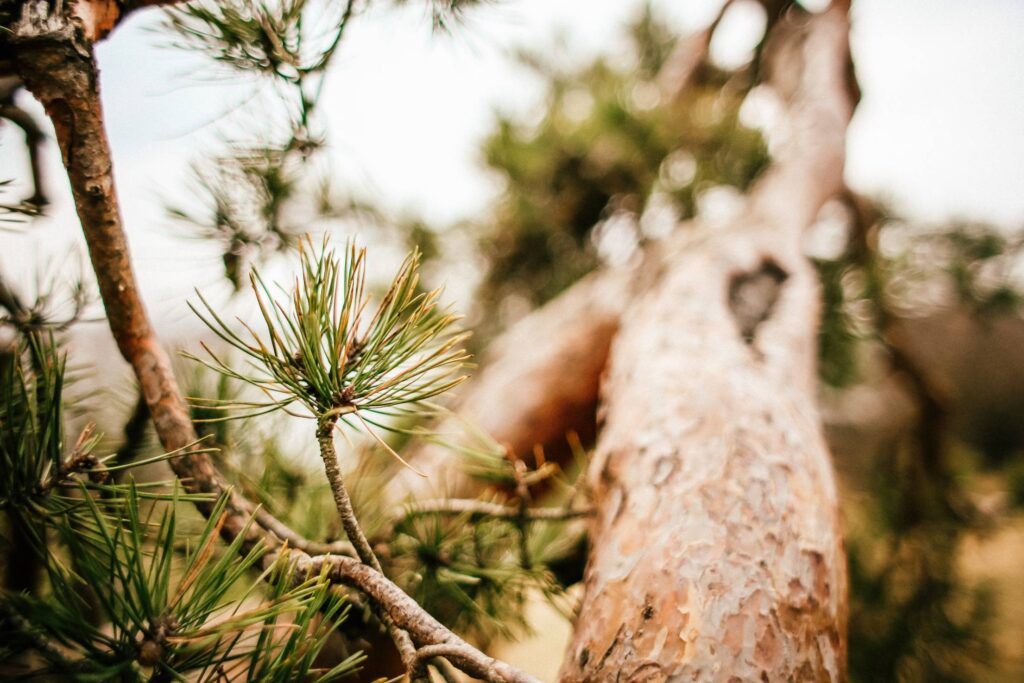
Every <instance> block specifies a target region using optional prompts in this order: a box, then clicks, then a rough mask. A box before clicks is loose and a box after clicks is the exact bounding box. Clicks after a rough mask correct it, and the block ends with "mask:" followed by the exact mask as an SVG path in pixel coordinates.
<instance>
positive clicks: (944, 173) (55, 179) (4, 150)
mask: <svg viewBox="0 0 1024 683" xmlns="http://www.w3.org/2000/svg"><path fill="white" fill-rule="evenodd" d="M415 4H416V3H413V5H415ZM652 4H653V5H655V7H657V8H658V9H661V10H663V11H664V12H665V13H666V14H667V15H668V16H670V17H671V18H672V21H673V23H674V24H675V25H677V26H678V27H679V28H680V29H681V30H685V29H687V28H692V27H695V26H699V25H701V24H702V23H704V22H706V21H707V20H708V18H709V17H710V16H711V14H712V13H713V11H714V9H715V5H716V4H717V3H715V2H713V1H711V0H706V1H705V0H693V1H692V2H687V3H683V2H671V1H670V0H652ZM640 6H641V3H640V2H639V1H637V0H628V1H626V0H559V1H558V2H551V1H550V0H503V1H501V2H494V3H490V4H485V5H484V6H483V7H481V8H478V9H474V10H473V11H472V12H471V13H470V15H469V17H468V22H467V24H466V25H465V26H464V27H461V28H458V29H456V30H455V31H454V33H453V35H450V36H437V35H432V34H431V32H430V30H429V21H428V19H427V18H426V16H425V14H424V13H423V12H422V11H421V10H414V9H408V10H404V11H397V10H388V11H375V12H372V13H370V14H368V15H367V16H364V17H361V18H360V19H359V20H358V21H357V22H356V23H354V24H353V25H352V27H351V30H350V32H349V33H348V34H347V36H346V42H345V43H344V45H343V48H342V52H341V53H340V54H339V55H338V57H337V59H336V63H335V64H334V66H333V69H332V71H331V73H330V75H329V79H328V82H327V84H326V90H325V96H324V97H325V99H324V102H323V105H322V109H323V113H324V115H325V121H326V124H327V129H328V135H329V141H330V146H331V150H330V159H331V171H332V176H333V178H334V181H335V183H337V184H339V185H340V186H341V187H345V188H350V189H351V190H354V191H355V193H357V194H362V195H365V196H369V197H371V198H373V199H374V200H375V201H377V202H378V203H380V204H382V205H384V206H388V207H391V208H394V209H396V210H406V211H409V212H414V213H418V214H421V215H423V216H425V217H426V218H428V219H429V220H431V221H434V222H437V223H445V222H448V221H454V220H458V219H460V218H465V217H469V216H473V215H478V214H480V213H481V212H483V211H485V210H486V208H487V206H488V203H489V201H490V200H491V199H492V198H493V197H494V196H495V193H496V192H497V191H498V187H499V186H498V184H497V182H496V179H495V178H494V177H492V176H490V175H488V174H487V173H486V172H485V171H484V170H483V169H482V166H481V164H480V161H479V158H478V154H477V149H478V142H479V140H480V139H481V138H482V137H483V136H484V135H485V134H486V133H487V132H488V130H489V128H490V126H491V123H492V122H493V119H494V112H495V111H499V110H500V111H511V112H518V113H519V114H521V115H524V116H528V115H529V114H530V113H531V111H533V110H535V109H536V106H537V104H538V102H539V98H540V93H541V90H540V84H539V82H538V81H537V80H536V79H535V77H533V76H531V75H530V74H528V73H526V72H525V71H523V70H522V69H521V68H519V67H517V66H515V65H514V63H513V61H512V60H511V59H510V54H511V52H512V51H513V50H515V49H517V48H521V47H528V48H534V49H544V48H546V47H548V46H551V45H552V44H553V43H554V40H555V37H556V36H558V35H561V36H563V37H564V38H565V40H566V41H567V45H568V47H569V50H568V52H569V54H570V55H571V58H572V59H578V60H581V61H582V60H585V59H586V58H587V57H588V56H593V55H595V54H598V53H602V52H605V53H611V54H613V55H614V54H617V53H619V52H621V50H622V38H621V27H622V25H623V24H624V23H625V22H626V21H627V20H628V19H629V18H630V17H631V16H633V15H635V13H636V12H637V11H638V9H639V7H640ZM736 14H737V17H738V18H737V19H736V20H735V22H733V23H734V25H732V26H729V25H728V24H727V25H725V26H723V30H724V33H723V35H724V36H725V38H723V40H722V41H719V43H716V45H715V48H716V52H717V54H718V55H719V56H720V57H721V58H723V59H730V58H736V57H737V55H741V54H742V52H743V44H742V43H743V36H744V35H745V32H746V33H749V32H750V31H749V26H746V27H745V26H744V19H743V16H744V13H743V12H737V13H736ZM157 16H158V15H157V13H155V12H151V11H143V12H139V13H137V14H136V15H135V16H134V17H132V18H131V19H130V20H129V21H127V22H126V23H125V24H124V25H122V26H121V27H119V28H118V29H117V30H116V31H115V32H114V34H113V35H112V36H111V37H110V38H109V39H108V40H106V41H105V42H104V43H102V44H101V45H100V46H99V48H98V61H99V66H100V69H101V83H102V93H103V101H104V107H105V113H106V117H107V125H108V131H109V136H110V141H111V145H112V148H113V154H114V160H115V162H114V163H115V173H116V180H117V184H118V187H119V191H120V196H121V200H122V209H123V212H124V215H125V220H126V225H127V226H128V231H129V236H130V239H131V245H132V248H133V250H134V255H135V259H136V266H137V272H138V274H139V278H140V281H141V283H142V287H143V292H144V294H146V295H147V297H149V298H150V299H151V300H155V301H157V302H159V303H158V304H156V305H155V308H157V310H156V311H155V313H156V315H157V318H158V319H161V316H163V319H164V320H165V321H173V320H176V319H177V318H176V317H175V315H172V314H169V313H168V314H166V315H165V314H163V313H162V312H161V310H160V309H161V306H160V303H163V304H165V306H163V308H167V309H173V308H176V307H177V306H176V303H177V302H180V301H181V300H182V299H183V298H184V297H185V296H187V295H188V293H189V290H190V288H191V286H192V284H194V282H193V278H190V277H189V276H188V275H187V274H188V273H190V272H195V269H196V268H197V267H199V266H206V267H207V268H208V269H209V270H210V272H213V271H215V266H214V264H215V262H216V261H215V258H216V257H215V254H214V253H213V252H212V251H211V250H209V249H208V248H206V247H205V246H204V245H202V244H199V243H197V242H195V241H187V240H183V239H181V238H178V237H175V236H174V227H173V224H172V223H171V222H170V221H169V220H168V219H167V218H166V217H165V214H164V209H163V207H164V202H165V200H166V199H167V198H177V199H179V200H181V201H184V202H186V203H187V202H188V200H189V196H188V194H187V190H186V189H184V181H185V180H186V178H187V176H188V168H189V164H190V163H191V162H192V161H193V160H195V159H196V158H197V157H198V155H199V154H200V153H201V152H202V150H204V149H208V148H209V147H210V146H211V145H214V144H216V140H217V139H218V136H222V135H224V134H225V133H227V134H230V133H231V131H232V130H233V127H234V126H238V125H240V122H245V121H251V120H252V118H253V117H254V115H257V114H258V110H257V111H253V110H252V108H251V107H249V108H247V107H246V105H245V102H246V100H247V98H248V95H249V94H250V92H251V90H252V83H251V82H241V83H239V82H237V81H228V80H224V79H217V78H212V77H211V74H212V70H211V69H210V66H209V64H208V63H207V62H204V61H202V60H199V59H197V58H196V57H195V56H194V55H190V54H187V53H184V52H181V51H177V50H173V49H169V48H168V47H167V46H166V42H167V40H166V38H165V37H163V36H161V35H160V34H158V33H156V32H154V30H153V26H154V23H155V19H156V18H157ZM853 21H854V32H853V37H852V41H853V43H852V45H853V52H854V58H855V61H856V64H857V69H858V75H859V78H860V82H861V86H862V89H863V91H864V97H863V100H862V101H861V103H860V106H859V108H858V111H857V113H856V116H855V119H854V121H853V124H852V126H851V128H850V133H849V149H848V164H847V177H848V179H849V182H850V184H851V185H852V186H853V187H854V188H855V189H858V190H860V191H863V192H868V193H872V194H882V195H883V196H885V197H887V198H888V199H889V200H890V201H891V202H892V203H893V204H894V205H895V206H896V207H897V208H898V209H899V210H900V211H902V212H903V213H905V214H907V215H909V216H910V217H912V218H914V219H918V220H923V221H940V220H944V219H948V218H975V219H981V220H986V221H992V222H995V223H997V224H999V225H1001V226H1004V227H1006V228H1017V227H1021V228H1024V191H1022V188H1024V161H1022V160H1024V71H1022V67H1024V40H1021V38H1020V36H1021V35H1022V34H1024V1H1021V0H974V1H972V2H963V1H962V0H856V1H855V2H854V14H853ZM19 101H20V102H23V103H25V104H26V106H28V107H31V108H33V109H34V111H37V113H39V111H40V110H39V109H38V108H37V107H35V103H34V102H32V101H31V98H30V97H29V96H28V95H27V94H25V93H21V95H20V96H19ZM19 141H20V136H18V135H17V134H16V132H15V131H14V129H13V128H12V127H11V126H9V125H5V126H3V127H2V128H0V178H10V177H13V178H15V179H16V180H18V179H24V178H25V177H27V166H26V159H25V155H24V153H23V151H22V149H21V146H20V144H19ZM45 161H46V166H47V171H48V178H49V181H48V184H49V187H50V194H51V196H53V197H54V200H55V203H54V206H53V207H52V209H51V210H50V212H49V216H48V217H46V218H44V219H42V220H40V221H37V222H36V223H34V224H33V226H32V228H31V229H30V230H27V231H23V232H22V233H21V234H12V233H6V232H0V267H3V268H4V269H5V272H8V273H13V277H15V278H28V277H30V275H31V273H32V272H33V269H36V268H37V266H38V262H39V261H43V262H50V263H52V262H53V260H54V258H55V255H57V254H60V253H62V252H63V251H64V250H65V249H66V245H67V244H68V243H73V242H78V241H80V236H79V231H78V226H77V219H76V218H75V215H74V211H73V207H72V205H71V202H70V195H69V192H68V189H67V182H66V180H65V179H64V178H63V177H62V176H61V175H60V173H59V171H61V168H60V160H59V157H58V156H57V151H56V148H55V145H53V144H50V145H49V146H48V150H47V155H46V160H45ZM16 189H17V188H16V187H15V188H14V190H15V191H12V192H10V193H9V194H8V195H7V197H10V196H11V195H13V194H16ZM211 277H213V276H211ZM211 286H212V285H211ZM179 310H180V308H179Z"/></svg>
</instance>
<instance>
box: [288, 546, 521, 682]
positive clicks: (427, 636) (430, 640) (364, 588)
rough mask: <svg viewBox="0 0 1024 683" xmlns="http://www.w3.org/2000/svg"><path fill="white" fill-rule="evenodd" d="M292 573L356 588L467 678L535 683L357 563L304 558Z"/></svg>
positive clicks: (326, 557)
mask: <svg viewBox="0 0 1024 683" xmlns="http://www.w3.org/2000/svg"><path fill="white" fill-rule="evenodd" d="M295 569H296V571H298V572H302V573H304V574H309V575H316V574H319V573H320V572H322V571H325V570H326V572H327V575H328V576H330V577H331V579H333V580H335V581H337V582H339V583H343V584H346V585H349V586H352V587H353V588H357V589H358V590H359V591H360V592H361V593H364V594H365V595H367V596H368V597H369V598H370V599H371V600H372V601H373V602H374V603H376V604H378V605H380V606H381V607H382V608H383V609H384V610H385V611H386V612H387V614H388V616H389V617H390V618H391V619H392V620H393V621H394V623H395V624H396V625H397V626H398V627H399V628H401V629H403V630H405V631H406V632H407V633H408V634H409V635H410V636H411V637H412V640H413V642H414V643H415V644H416V646H417V647H420V648H422V647H426V646H431V645H443V646H445V649H446V654H445V657H446V658H447V659H448V660H449V661H451V663H452V664H454V665H455V666H456V667H458V668H459V669H461V670H462V671H464V672H466V673H468V674H469V675H471V676H474V677H476V678H480V679H483V680H485V681H492V682H493V683H539V681H537V679H535V678H534V677H533V676H530V675H529V674H525V673H523V672H521V671H519V670H517V669H515V668H514V667H511V666H509V665H508V664H506V663H504V662H501V661H498V660H496V659H494V658H492V657H489V656H487V655H485V654H484V653H482V652H480V651H479V650H477V649H476V648H474V647H473V646H472V645H470V644H469V643H467V642H466V641H464V640H463V639H462V638H459V637H458V636H457V635H455V634H454V633H452V632H451V631H450V630H448V628H447V627H445V626H444V625H443V624H441V622H439V621H437V620H436V619H435V618H434V617H432V616H430V614H429V613H428V612H427V611H426V610H424V609H423V608H422V607H421V606H420V605H419V604H418V603H417V602H416V601H415V600H413V599H412V598H411V597H409V596H408V595H407V594H406V593H405V592H404V591H403V590H402V589H401V588H399V587H398V586H396V585H395V584H394V583H392V582H391V581H390V580H388V578H387V577H386V576H384V575H383V574H381V573H379V572H377V571H376V570H374V569H373V568H372V567H369V566H367V565H365V564H363V563H362V562H360V561H359V560H355V559H353V558H350V557H335V556H332V555H320V556H317V557H308V556H306V557H302V558H300V559H298V560H297V561H296V563H295Z"/></svg>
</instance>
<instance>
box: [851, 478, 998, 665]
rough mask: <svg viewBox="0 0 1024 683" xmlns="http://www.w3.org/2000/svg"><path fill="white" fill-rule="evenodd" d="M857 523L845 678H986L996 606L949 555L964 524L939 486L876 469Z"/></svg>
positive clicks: (955, 548) (961, 535)
mask: <svg viewBox="0 0 1024 683" xmlns="http://www.w3.org/2000/svg"><path fill="white" fill-rule="evenodd" d="M872 494H873V500H871V501H868V502H866V504H865V508H866V513H867V514H866V515H865V516H866V519H865V520H864V521H863V522H861V525H857V524H855V525H853V528H852V529H851V530H850V531H851V533H849V534H848V540H847V551H848V555H849V572H850V573H849V576H850V594H851V605H850V608H851V609H850V625H849V629H850V644H851V648H850V675H851V679H852V680H854V681H878V680H899V681H906V682H907V683H917V682H920V683H924V682H926V681H928V682H930V681H947V682H949V683H954V682H967V681H976V680H985V674H986V672H989V671H990V669H989V667H990V665H991V662H992V657H993V654H994V652H993V647H992V642H991V635H992V630H993V626H994V623H993V617H994V616H995V605H994V602H993V599H992V597H993V596H992V595H991V594H990V592H989V591H988V590H987V589H986V588H985V586H983V585H982V586H978V585H973V584H972V583H971V582H969V581H968V580H967V579H966V578H965V577H964V576H963V575H962V573H961V571H960V570H959V568H958V566H957V562H956V559H955V558H956V557H957V556H958V551H959V548H960V546H961V542H962V540H963V538H964V535H965V533H966V532H967V531H968V530H969V525H968V524H965V521H964V520H962V519H958V518H957V516H956V515H952V514H950V507H949V497H950V496H952V495H955V494H956V492H955V491H953V492H951V491H950V490H949V487H948V485H942V484H941V482H939V481H936V480H934V479H932V480H931V481H928V480H926V479H924V478H921V477H915V476H912V475H911V474H910V473H909V472H900V473H897V474H895V476H894V473H892V472H882V473H880V474H879V477H878V481H876V482H873V486H872Z"/></svg>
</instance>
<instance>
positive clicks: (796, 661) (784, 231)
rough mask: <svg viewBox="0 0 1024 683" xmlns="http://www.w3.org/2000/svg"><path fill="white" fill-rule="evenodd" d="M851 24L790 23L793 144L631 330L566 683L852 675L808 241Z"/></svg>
mask: <svg viewBox="0 0 1024 683" xmlns="http://www.w3.org/2000/svg"><path fill="white" fill-rule="evenodd" d="M846 9H847V8H846V7H844V6H843V5H842V3H833V7H832V8H830V9H829V10H828V11H827V12H825V13H824V14H821V15H817V16H814V17H813V18H810V19H806V20H802V21H800V22H797V21H796V20H795V19H794V18H792V17H790V18H788V19H787V20H784V21H783V22H781V23H780V24H779V26H778V28H777V29H776V32H775V33H776V35H775V36H774V37H773V39H772V41H771V42H772V43H774V45H770V46H769V47H768V55H769V59H770V60H771V62H770V63H771V64H772V66H773V68H772V85H773V86H774V88H775V90H776V91H777V92H778V94H779V95H780V96H781V97H782V98H783V101H784V102H785V103H786V104H787V105H788V112H789V115H790V116H789V120H790V126H791V128H790V131H789V138H788V140H789V141H788V144H786V145H785V146H784V147H783V148H782V150H781V151H780V154H779V155H778V162H777V163H776V165H775V166H774V167H773V168H772V169H771V170H770V171H768V173H767V174H766V175H765V177H764V178H763V179H762V180H761V181H759V182H758V183H757V185H756V186H755V188H753V190H752V191H751V194H750V195H749V197H748V199H747V203H746V208H745V211H744V212H743V213H742V216H741V217H740V218H739V219H738V220H737V221H736V222H735V224H734V225H732V226H731V227H729V228H728V229H724V230H723V229H719V230H715V231H697V232H696V233H695V234H693V235H692V236H686V237H683V239H682V240H681V241H682V244H681V245H678V246H676V247H675V248H673V249H671V250H669V252H668V253H667V254H666V255H665V261H666V271H665V274H664V275H663V276H662V278H661V279H660V280H659V282H658V283H657V284H655V285H654V286H653V287H651V288H650V289H649V290H648V291H647V292H646V293H645V294H643V295H642V296H640V297H639V298H638V300H637V301H636V302H635V304H634V305H633V306H632V308H631V309H630V312H629V313H628V314H627V315H626V316H625V317H624V319H623V322H622V328H621V331H620V333H619V335H618V336H617V337H616V339H615V342H614V344H613V348H612V353H611V358H610V363H609V375H608V378H607V381H606V383H605V384H604V386H603V388H602V392H603V399H604V400H603V405H602V410H603V412H604V414H605V416H606V418H605V419H606V424H605V427H604V429H603V431H602V433H601V436H600V439H599V441H598V447H597V452H596V454H595V458H594V460H593V462H592V463H591V467H590V470H589V473H588V476H589V480H590V484H591V487H592V490H593V495H594V505H595V507H596V509H597V511H598V512H597V517H596V518H595V520H594V522H593V525H592V529H591V555H590V558H589V562H588V566H587V570H586V576H585V595H584V598H583V602H582V605H581V609H580V612H579V616H578V618H577V621H576V628H575V632H574V634H573V640H572V644H571V646H570V648H569V651H568V653H567V658H566V660H565V662H564V663H563V667H562V672H561V680H562V681H610V680H630V681H666V680H702V681H718V680H721V681H727V680H766V681H767V680H771V681H786V680H833V681H835V680H843V679H844V678H845V659H846V639H845V621H846V576H845V557H844V553H843V549H842V539H841V533H840V528H839V520H838V509H837V493H836V487H835V482H834V475H833V472H832V466H831V462H830V459H829V454H828V451H827V448H826V446H825V442H824V438H823V435H822V432H821V426H820V420H819V418H818V413H817V407H816V405H815V390H816V385H817V383H816V373H815V364H814V361H815V357H816V353H815V348H816V326H817V315H818V309H819V302H818V284H817V281H816V278H815V275H814V273H813V270H812V269H811V267H810V266H809V264H808V263H807V262H806V260H805V259H804V257H803V256H802V254H801V251H800V239H801V235H802V233H803V231H804V230H805V229H806V228H807V227H808V226H809V225H810V224H811V223H812V221H813V220H814V218H815V216H816V214H817V212H818V211H819V209H820V207H821V205H822V204H823V203H824V202H825V201H827V200H828V199H829V198H830V197H831V196H833V195H835V194H837V193H838V192H839V191H840V190H841V189H842V168H843V160H844V151H843V150H844V137H845V131H846V126H847V123H848V122H849V119H850V116H851V114H852V109H853V101H852V99H853V93H854V92H855V90H854V88H852V87H850V85H851V84H850V83H849V82H848V80H847V79H848V74H849V53H848V44H847V35H848V21H847V15H846Z"/></svg>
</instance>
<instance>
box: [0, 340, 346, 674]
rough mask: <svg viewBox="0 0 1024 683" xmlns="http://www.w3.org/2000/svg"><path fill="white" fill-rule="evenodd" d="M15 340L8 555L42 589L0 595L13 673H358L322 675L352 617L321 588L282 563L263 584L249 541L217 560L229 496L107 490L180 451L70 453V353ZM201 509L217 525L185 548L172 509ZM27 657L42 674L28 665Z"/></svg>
mask: <svg viewBox="0 0 1024 683" xmlns="http://www.w3.org/2000/svg"><path fill="white" fill-rule="evenodd" d="M18 339H19V342H18V346H17V348H16V350H15V353H14V354H13V355H11V356H8V357H6V358H5V362H4V363H3V364H2V365H0V465H2V467H0V510H2V511H3V512H4V513H5V514H6V516H7V520H8V522H9V524H10V529H11V530H12V532H17V535H16V538H19V539H20V543H21V545H19V546H18V547H5V548H4V551H5V553H6V554H7V555H8V557H10V556H11V553H20V554H23V555H27V556H28V557H30V558H32V559H33V560H34V562H35V563H36V564H37V566H39V567H41V568H42V570H43V573H44V575H45V578H46V581H45V585H44V589H43V590H41V591H40V592H38V593H37V592H34V591H29V592H15V591H11V590H7V589H5V590H3V592H0V613H2V615H0V616H3V619H2V623H3V631H4V635H5V643H7V644H8V647H7V648H6V649H4V650H3V651H2V652H0V666H3V667H4V670H5V671H8V672H10V671H15V670H18V669H19V668H20V669H22V670H23V671H22V673H24V675H26V676H29V677H36V676H40V677H43V676H48V675H51V674H57V675H60V676H62V677H64V679H68V680H83V681H100V680H103V681H106V680H174V679H181V678H182V677H183V676H186V675H188V676H189V677H190V678H191V679H192V680H222V678H223V676H224V675H225V672H231V671H234V672H235V673H239V672H241V671H246V672H247V673H246V676H247V678H246V680H259V681H300V680H302V681H305V680H314V679H315V680H335V679H337V678H338V677H339V676H341V675H343V674H345V673H348V672H351V671H352V670H354V668H355V666H356V665H357V664H358V661H359V657H354V658H350V659H348V660H345V661H344V662H341V663H340V664H339V665H338V666H336V667H334V668H333V669H331V670H330V671H325V670H319V669H317V668H316V667H315V666H314V659H315V658H316V656H317V654H318V653H319V652H320V650H321V649H322V648H323V646H324V644H325V641H326V638H327V637H328V635H329V634H330V632H331V631H332V630H333V629H334V628H335V626H336V625H337V623H339V621H340V620H341V619H342V618H343V616H344V612H343V608H344V605H343V604H342V602H341V601H340V599H339V598H338V597H337V595H335V594H334V593H333V592H332V589H331V586H330V583H329V581H327V579H326V578H324V577H309V578H308V579H306V580H300V581H298V582H296V581H295V579H294V578H293V577H292V576H291V575H290V573H289V572H286V571H285V568H286V566H285V562H286V561H287V559H286V557H284V556H282V558H281V559H280V560H279V561H278V562H277V563H276V564H275V565H274V566H272V567H270V568H268V569H266V570H265V571H263V572H262V574H261V575H260V576H254V575H253V573H252V571H251V570H252V569H253V568H254V567H256V566H257V563H259V562H260V561H261V559H262V558H263V556H264V552H265V551H264V549H263V547H262V546H261V545H255V546H252V547H249V548H245V547H244V546H245V544H246V542H247V541H246V534H245V533H241V534H239V535H237V537H236V538H235V540H234V541H233V542H232V543H231V544H229V545H228V546H227V547H223V548H222V547H219V542H218V539H217V536H218V533H219V531H220V525H221V524H222V522H223V510H224V506H225V504H226V501H227V494H225V496H222V497H221V498H220V500H218V501H216V502H214V501H210V500H209V498H208V497H204V496H196V495H186V494H182V493H180V492H179V491H178V490H177V488H176V487H173V486H171V485H169V484H167V483H164V482H159V481H156V482H149V483H146V484H136V483H135V482H134V480H133V479H131V478H129V480H128V481H127V482H126V483H124V484H121V483H118V482H117V481H115V480H114V479H113V478H112V477H111V475H112V474H115V473H118V472H120V471H122V470H128V469H129V468H137V467H141V466H145V465H151V464H153V463H157V462H160V461H162V460H166V459H167V458H170V457H175V456H176V455H178V454H177V453H171V454H159V455H155V456H152V457H148V458H143V459H139V460H137V461H135V462H132V463H126V464H118V465H108V464H107V463H108V461H109V460H110V457H104V458H101V457H98V456H96V455H95V454H94V451H95V448H96V445H97V442H98V440H99V437H98V436H97V435H93V434H92V433H91V430H89V429H86V430H85V431H84V432H83V433H82V435H81V436H80V437H79V438H78V440H77V442H76V443H75V444H74V445H73V447H72V448H71V449H70V452H69V449H68V446H67V444H66V443H65V434H64V403H65V400H66V399H65V397H64V387H65V384H66V365H65V361H64V358H63V355H62V353H61V352H60V350H59V347H58V346H57V344H56V342H55V340H54V338H53V335H52V334H49V333H39V332H36V333H30V334H23V335H20V336H19V338H18ZM111 457H112V456H111ZM200 501H202V502H206V503H208V504H209V503H212V506H211V507H210V510H209V511H210V516H209V519H208V521H207V523H206V525H205V526H204V527H203V529H202V530H201V531H200V532H199V533H198V534H197V535H195V536H194V537H192V536H190V534H189V533H188V531H187V530H185V529H182V528H181V527H180V525H179V523H178V521H177V510H178V506H179V505H180V504H182V503H191V502H200ZM243 551H244V552H243ZM265 581H266V582H268V583H269V589H268V590H267V591H266V592H264V591H263V586H264V583H265ZM29 588H32V586H29ZM19 644H20V645H19ZM26 647H27V648H32V649H33V650H34V651H35V652H37V653H38V654H39V655H40V656H41V657H42V659H43V662H41V663H40V662H37V663H35V664H32V663H31V662H26V661H24V660H20V659H19V658H20V657H21V655H22V652H23V650H24V649H25V648H26ZM19 662H20V663H19ZM26 667H27V668H26Z"/></svg>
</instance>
